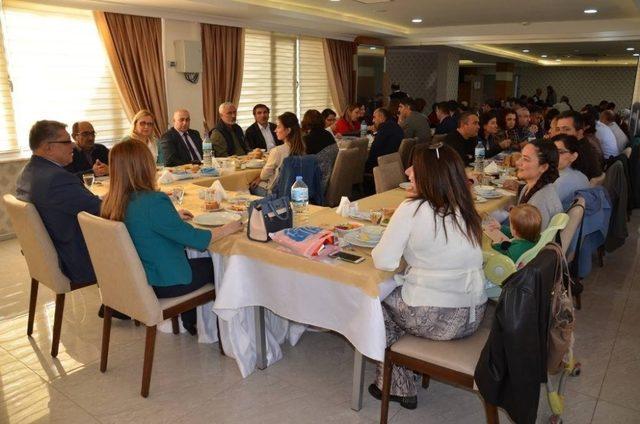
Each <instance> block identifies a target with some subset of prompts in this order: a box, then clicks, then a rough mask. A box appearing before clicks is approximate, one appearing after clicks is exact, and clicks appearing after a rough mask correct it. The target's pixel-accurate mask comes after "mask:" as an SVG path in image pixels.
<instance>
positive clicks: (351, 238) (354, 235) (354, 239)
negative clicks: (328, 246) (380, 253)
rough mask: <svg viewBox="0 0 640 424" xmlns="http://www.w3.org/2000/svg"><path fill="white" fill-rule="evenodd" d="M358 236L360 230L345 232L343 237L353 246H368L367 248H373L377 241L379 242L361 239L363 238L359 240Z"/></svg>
mask: <svg viewBox="0 0 640 424" xmlns="http://www.w3.org/2000/svg"><path fill="white" fill-rule="evenodd" d="M359 236H360V231H351V232H348V233H347V234H345V235H344V237H343V239H344V240H346V241H347V243H349V244H353V245H354V246H360V247H368V248H374V247H376V245H377V244H378V242H380V240H375V241H363V240H360V238H359Z"/></svg>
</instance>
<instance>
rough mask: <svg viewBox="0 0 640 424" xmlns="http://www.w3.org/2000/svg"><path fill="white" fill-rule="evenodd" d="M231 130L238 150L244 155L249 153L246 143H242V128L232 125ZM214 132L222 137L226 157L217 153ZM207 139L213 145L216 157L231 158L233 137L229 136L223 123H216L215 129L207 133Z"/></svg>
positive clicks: (233, 146) (233, 150)
mask: <svg viewBox="0 0 640 424" xmlns="http://www.w3.org/2000/svg"><path fill="white" fill-rule="evenodd" d="M231 130H232V131H233V133H234V134H235V136H236V139H237V140H238V144H239V147H240V150H242V151H244V154H247V152H249V148H248V147H247V143H245V142H244V132H243V131H242V128H240V125H238V124H233V126H232V127H231ZM216 132H217V133H219V134H220V135H221V136H222V140H224V143H222V146H224V147H226V153H227V154H226V155H220V154H218V153H217V152H218V150H217V147H216V146H217V145H218V144H217V143H218V141H217V140H216V139H217V138H218V139H219V136H217V135H216ZM209 137H210V138H211V142H212V144H213V150H214V151H215V152H216V156H220V157H223V156H232V155H234V154H235V152H236V146H235V143H234V142H233V135H231V132H230V131H229V128H228V127H227V126H226V124H225V123H224V122H222V120H220V121H218V124H217V125H216V127H215V128H214V129H212V130H211V132H210V133H209ZM222 140H221V141H222Z"/></svg>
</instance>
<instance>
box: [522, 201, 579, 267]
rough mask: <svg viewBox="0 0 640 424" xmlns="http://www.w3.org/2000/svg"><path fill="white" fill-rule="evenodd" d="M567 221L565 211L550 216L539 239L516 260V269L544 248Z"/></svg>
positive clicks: (567, 217) (567, 216)
mask: <svg viewBox="0 0 640 424" xmlns="http://www.w3.org/2000/svg"><path fill="white" fill-rule="evenodd" d="M568 223H569V215H567V214H566V213H564V212H563V213H558V214H555V215H554V216H553V218H551V221H549V226H548V227H547V228H546V229H545V230H544V231H543V232H542V233H541V234H540V239H538V242H537V243H536V244H535V246H533V247H532V248H531V249H529V250H527V251H526V252H524V253H523V254H522V256H520V258H519V259H518V262H516V267H517V268H518V269H520V268H522V267H523V266H524V265H526V264H527V263H529V261H530V260H531V259H533V258H535V257H536V255H537V254H538V253H539V252H540V251H541V250H542V249H544V247H545V246H546V245H547V244H548V243H550V242H552V241H553V240H554V239H555V237H556V234H557V233H558V231H560V230H563V229H564V228H565V227H566V226H567V224H568Z"/></svg>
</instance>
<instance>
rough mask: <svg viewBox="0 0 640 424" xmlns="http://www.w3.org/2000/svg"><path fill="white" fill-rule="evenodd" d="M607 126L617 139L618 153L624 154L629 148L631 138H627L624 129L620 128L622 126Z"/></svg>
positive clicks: (614, 123)
mask: <svg viewBox="0 0 640 424" xmlns="http://www.w3.org/2000/svg"><path fill="white" fill-rule="evenodd" d="M607 126H608V127H609V129H611V132H613V135H614V136H615V138H616V144H617V145H618V151H619V152H621V153H622V151H623V150H624V149H625V147H627V144H629V137H627V135H626V134H625V133H624V131H622V128H620V125H618V123H617V122H612V123H610V124H608V125H607Z"/></svg>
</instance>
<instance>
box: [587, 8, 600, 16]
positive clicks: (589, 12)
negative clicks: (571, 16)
mask: <svg viewBox="0 0 640 424" xmlns="http://www.w3.org/2000/svg"><path fill="white" fill-rule="evenodd" d="M584 13H586V14H587V15H593V14H594V13H598V9H585V10H584Z"/></svg>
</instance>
